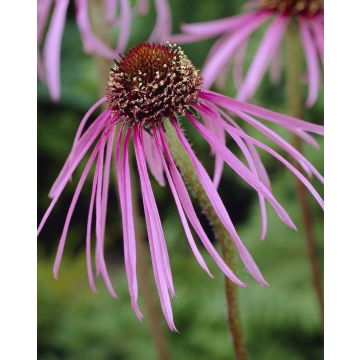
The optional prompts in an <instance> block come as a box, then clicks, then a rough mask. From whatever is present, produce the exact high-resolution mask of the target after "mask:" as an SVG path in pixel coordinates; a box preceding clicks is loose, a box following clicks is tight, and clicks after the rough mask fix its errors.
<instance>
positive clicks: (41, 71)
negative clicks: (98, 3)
mask: <svg viewBox="0 0 360 360" xmlns="http://www.w3.org/2000/svg"><path fill="white" fill-rule="evenodd" d="M154 1H155V8H156V12H157V19H156V23H155V26H154V29H153V32H152V34H151V35H150V40H151V41H162V40H163V38H164V37H167V36H168V34H169V33H170V32H171V15H170V8H169V5H168V3H167V0H154ZM68 6H69V0H38V29H37V41H38V76H39V78H40V80H41V81H42V82H43V83H45V84H46V86H47V87H48V89H49V93H50V96H51V98H52V99H53V100H54V101H58V100H59V99H60V52H61V41H62V36H63V32H64V26H65V22H66V14H67V9H68ZM75 7H76V23H77V26H78V28H79V31H80V35H81V39H82V43H83V47H84V52H85V53H86V54H98V55H100V56H102V57H104V58H107V59H111V60H112V59H113V58H114V57H116V56H117V54H118V53H123V52H124V51H125V49H126V47H127V45H128V42H129V37H130V30H131V22H132V9H131V4H130V0H104V11H103V13H100V14H99V15H98V16H102V17H104V18H106V21H107V23H108V26H109V28H114V29H118V38H117V41H116V44H115V45H114V46H113V47H111V46H109V45H108V44H105V43H104V42H103V41H102V40H101V39H100V38H99V37H97V36H96V35H95V33H94V32H93V29H92V26H91V22H90V18H89V3H88V0H75ZM147 10H148V1H147V0H145V1H144V0H139V1H138V4H137V6H136V7H135V13H138V14H143V13H146V12H147Z"/></svg>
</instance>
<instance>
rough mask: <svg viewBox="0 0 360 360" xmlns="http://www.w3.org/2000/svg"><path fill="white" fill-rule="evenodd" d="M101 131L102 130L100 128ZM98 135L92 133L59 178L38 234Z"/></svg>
mask: <svg viewBox="0 0 360 360" xmlns="http://www.w3.org/2000/svg"><path fill="white" fill-rule="evenodd" d="M99 132H100V130H99ZM97 136H98V133H94V134H93V135H92V137H91V138H90V140H89V141H88V142H87V144H86V145H85V146H83V147H82V148H81V151H79V152H78V153H77V154H76V156H74V157H73V161H72V163H71V165H70V166H69V167H68V169H67V171H66V173H64V175H63V176H62V177H61V179H60V180H59V182H58V184H57V187H56V190H55V193H54V196H53V199H52V201H51V203H50V205H49V207H48V209H47V210H46V212H45V214H44V216H43V218H42V219H41V221H40V224H39V227H38V234H39V233H40V232H41V230H42V228H43V226H44V224H45V222H46V220H47V218H48V217H49V215H50V214H51V211H52V210H53V208H54V206H55V205H56V203H57V201H58V200H59V197H60V195H61V193H62V191H63V190H64V188H65V186H66V184H67V182H68V181H69V179H70V178H71V176H72V174H73V172H74V170H75V169H76V167H77V166H78V164H79V162H80V161H81V160H82V158H83V157H84V155H85V153H86V152H87V150H88V149H89V147H90V146H91V145H92V143H93V142H94V140H95V138H96V137H97Z"/></svg>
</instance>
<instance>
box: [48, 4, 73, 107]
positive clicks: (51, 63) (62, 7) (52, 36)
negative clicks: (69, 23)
mask: <svg viewBox="0 0 360 360" xmlns="http://www.w3.org/2000/svg"><path fill="white" fill-rule="evenodd" d="M68 5H69V0H57V1H56V2H55V7H54V11H53V15H52V18H51V22H50V25H49V30H48V32H47V36H46V40H45V44H44V68H45V78H46V82H47V85H48V87H49V92H50V96H51V98H52V99H53V100H54V101H58V100H59V99H60V51H61V39H62V36H63V32H64V26H65V20H66V11H67V8H68Z"/></svg>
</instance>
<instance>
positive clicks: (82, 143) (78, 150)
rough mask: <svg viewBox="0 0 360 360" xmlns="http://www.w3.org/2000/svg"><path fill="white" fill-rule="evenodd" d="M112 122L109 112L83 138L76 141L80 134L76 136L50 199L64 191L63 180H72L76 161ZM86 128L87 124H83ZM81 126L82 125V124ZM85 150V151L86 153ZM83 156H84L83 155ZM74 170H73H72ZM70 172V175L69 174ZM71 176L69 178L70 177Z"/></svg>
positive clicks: (96, 121)
mask: <svg viewBox="0 0 360 360" xmlns="http://www.w3.org/2000/svg"><path fill="white" fill-rule="evenodd" d="M109 120H110V113H108V112H107V111H106V112H104V113H102V114H101V115H100V116H98V117H97V119H96V120H95V121H94V122H93V124H92V125H91V126H90V127H89V128H88V129H87V130H86V132H85V133H84V134H83V136H82V137H81V138H78V139H76V137H77V136H78V135H79V136H80V134H78V133H77V134H76V137H75V140H74V143H73V147H72V150H71V152H70V154H69V156H68V158H67V159H66V162H65V164H64V166H63V168H62V169H61V171H60V174H59V175H58V177H57V178H56V180H55V182H54V184H53V185H52V187H51V189H50V192H49V196H50V198H54V197H55V196H56V195H57V193H58V192H59V191H62V189H63V188H62V187H61V184H63V180H64V178H65V177H67V178H68V179H70V178H71V175H72V172H73V171H74V169H75V167H76V166H75V167H72V165H73V163H74V161H77V159H79V156H80V159H79V161H80V160H81V157H82V156H84V154H85V152H86V151H87V149H88V148H89V147H90V146H91V145H92V143H93V142H94V140H95V139H96V137H97V136H98V135H99V134H100V132H101V131H102V130H103V129H104V127H105V126H106V124H107V123H108V122H109ZM83 125H84V126H85V124H83ZM80 126H81V124H80ZM84 150H85V151H84ZM81 154H82V155H81ZM71 169H73V170H71ZM69 172H70V173H69ZM68 175H69V176H68Z"/></svg>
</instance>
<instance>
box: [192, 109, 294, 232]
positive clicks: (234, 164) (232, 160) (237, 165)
mask: <svg viewBox="0 0 360 360" xmlns="http://www.w3.org/2000/svg"><path fill="white" fill-rule="evenodd" d="M186 116H187V118H188V119H189V120H190V122H191V123H192V124H193V125H194V127H195V128H196V129H197V131H198V132H199V133H200V134H201V135H202V136H203V137H204V138H205V140H206V141H207V142H209V143H211V144H213V145H214V146H216V147H217V149H218V151H219V152H221V154H222V156H223V158H224V160H225V162H226V163H227V164H228V165H229V166H230V167H231V168H232V169H233V170H234V171H235V172H236V173H237V174H238V175H239V176H240V177H241V178H242V179H243V180H244V181H245V182H247V183H248V184H249V185H250V186H251V187H252V188H253V189H255V190H256V191H257V192H258V193H260V194H261V195H263V196H264V197H265V198H266V199H267V200H268V201H269V202H270V204H271V205H272V207H273V208H274V210H275V211H276V213H277V214H278V216H279V218H280V219H281V220H282V221H283V222H284V223H285V224H287V225H288V226H289V227H290V228H293V229H295V228H296V227H295V225H294V223H293V221H292V220H291V218H290V216H289V215H288V213H287V212H286V211H285V209H284V208H283V207H282V206H281V205H280V203H279V202H278V201H277V200H276V198H275V197H274V195H273V194H272V193H271V191H270V190H269V189H268V188H267V187H266V186H265V185H264V184H263V183H262V182H261V181H260V180H259V179H258V177H257V176H254V174H253V173H251V171H250V170H249V169H248V168H247V167H246V166H245V165H244V164H243V163H242V162H241V161H240V160H239V159H238V158H237V157H236V156H235V155H234V154H233V153H232V152H231V151H230V150H229V149H228V148H227V147H226V146H223V145H222V144H220V143H219V142H217V141H216V139H215V138H214V137H213V136H212V135H211V134H210V133H209V132H208V131H207V130H206V128H205V127H204V126H203V125H201V124H200V123H199V122H198V121H197V120H196V119H195V118H194V117H193V116H192V115H191V114H188V113H187V114H186ZM214 119H216V118H215V117H214ZM224 127H225V126H224Z"/></svg>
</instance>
